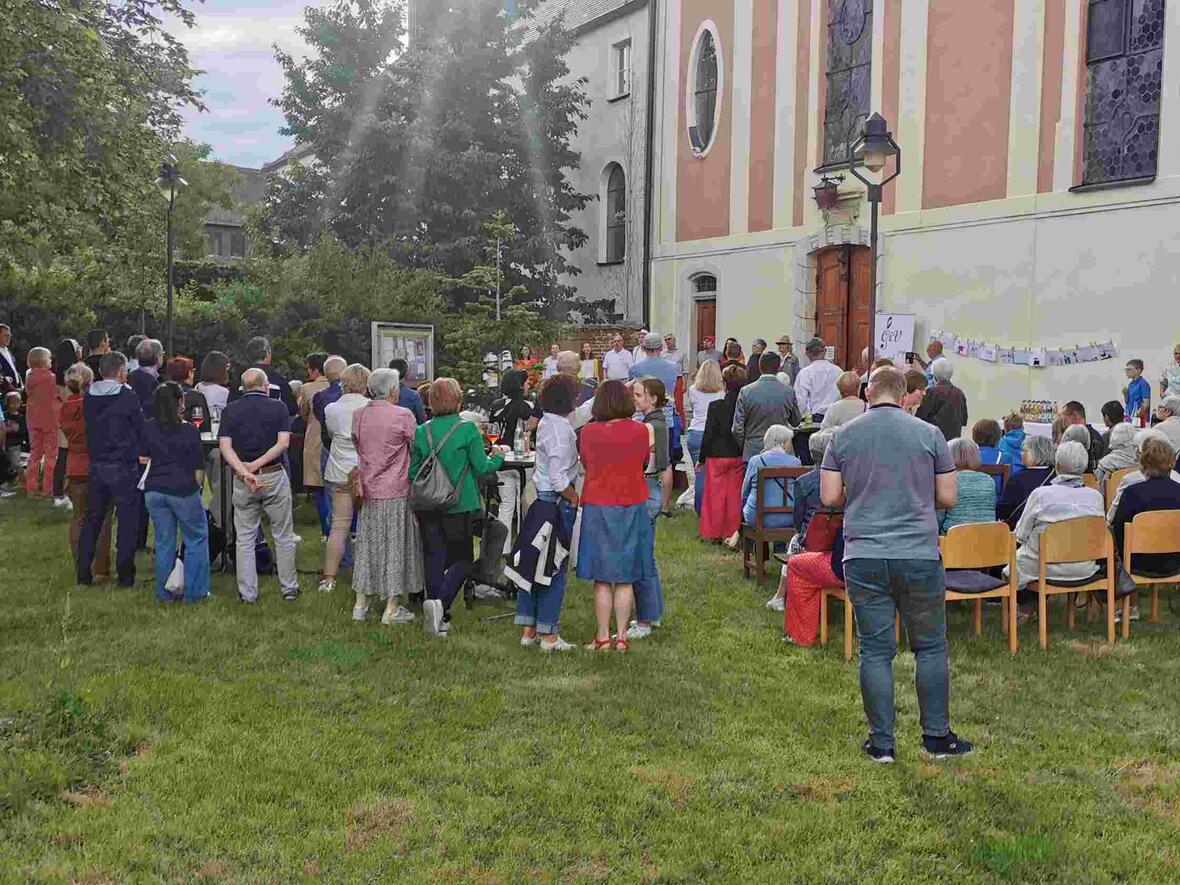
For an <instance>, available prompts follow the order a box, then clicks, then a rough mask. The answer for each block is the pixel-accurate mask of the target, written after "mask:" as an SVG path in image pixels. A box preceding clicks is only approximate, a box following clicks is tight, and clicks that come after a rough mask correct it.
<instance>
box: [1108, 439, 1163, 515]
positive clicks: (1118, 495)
mask: <svg viewBox="0 0 1180 885" xmlns="http://www.w3.org/2000/svg"><path fill="white" fill-rule="evenodd" d="M1149 439H1158V440H1162V441H1163V442H1165V443H1167V444H1168V447H1169V448H1171V445H1172V444H1171V442H1169V441H1168V438H1167V437H1166V436H1165V435H1164V434H1162V433H1161V432H1160V429H1159V427H1158V426H1156V427H1147V428H1144V429H1142V430H1138V431H1136V432H1135V467H1136V469H1135V470H1132V471H1131V472H1130V473H1128V474H1127V475H1126V476H1124V477H1123V478H1122V479H1121V480H1119V484H1118V488H1116V489H1115V491H1114V496H1113V497H1112V498H1111V499H1110V509H1108V510H1107V511H1106V521H1107V522H1109V523H1113V522H1114V515H1115V512H1116V511H1117V510H1118V506H1119V502H1120V501H1122V499H1123V492H1125V491H1126V490H1127V489H1129V488H1130V487H1131V486H1133V485H1137V484H1138V483H1141V482H1143V481H1144V480H1145V479H1147V477H1146V476H1144V475H1143V471H1142V470H1140V469H1138V467H1139V453H1140V452H1142V451H1143V446H1144V445H1145V444H1146V443H1147V441H1148V440H1149ZM1175 451H1176V450H1175V449H1172V452H1173V456H1175ZM1170 478H1171V480H1172V481H1173V482H1180V473H1177V472H1176V471H1175V470H1173V471H1172V472H1171V474H1170Z"/></svg>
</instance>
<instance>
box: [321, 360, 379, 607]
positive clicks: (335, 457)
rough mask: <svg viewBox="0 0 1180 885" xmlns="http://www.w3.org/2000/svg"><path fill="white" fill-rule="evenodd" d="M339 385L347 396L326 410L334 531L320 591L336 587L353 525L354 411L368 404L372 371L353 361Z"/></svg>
mask: <svg viewBox="0 0 1180 885" xmlns="http://www.w3.org/2000/svg"><path fill="white" fill-rule="evenodd" d="M340 387H341V389H342V390H343V391H344V395H343V396H341V397H340V399H338V400H336V402H334V403H332V404H330V405H329V406H328V407H327V408H326V409H324V424H325V426H326V427H327V428H328V432H329V433H331V434H332V449H331V453H330V454H329V455H328V464H327V466H326V467H325V468H324V485H325V486H327V488H328V490H329V492H330V494H331V495H332V532H331V534H330V535H328V547H327V549H326V550H325V551H324V575H323V578H322V579H321V580H320V587H319V589H320V592H321V593H331V592H332V591H333V590H335V589H336V573H337V572H338V571H339V570H340V560H341V559H343V558H344V548H345V547H346V545H347V544H348V533H349V530H350V529H351V527H352V510H353V508H352V493H351V491H350V490H349V488H348V474H349V473H351V472H352V471H353V470H354V469H356V467H357V464H358V461H357V454H356V443H355V442H354V441H353V438H352V413H353V412H356V411H357V410H359V409H363V408H364V407H365V406H367V405H368V404H369V398H368V397H367V396H365V391H367V390H368V389H369V370H368V369H366V368H365V367H364V366H362V365H361V364H360V363H353V364H352V365H351V366H349V367H348V368H347V369H345V370H344V372H343V373H342V374H341V375H340Z"/></svg>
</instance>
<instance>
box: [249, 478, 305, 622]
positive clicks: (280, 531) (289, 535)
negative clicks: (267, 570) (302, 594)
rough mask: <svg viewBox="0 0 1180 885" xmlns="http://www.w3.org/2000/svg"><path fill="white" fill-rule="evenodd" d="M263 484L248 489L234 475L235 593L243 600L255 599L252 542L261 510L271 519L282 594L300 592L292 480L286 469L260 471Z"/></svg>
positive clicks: (256, 581) (256, 597)
mask: <svg viewBox="0 0 1180 885" xmlns="http://www.w3.org/2000/svg"><path fill="white" fill-rule="evenodd" d="M259 479H261V480H262V488H260V489H259V490H258V491H257V492H251V491H250V488H249V487H248V486H247V485H246V483H245V482H243V481H242V480H241V479H240V478H238V477H237V476H235V477H234V490H233V502H234V529H235V531H237V534H238V537H237V550H238V562H237V575H238V595H239V596H241V597H242V599H244V600H245V601H246V602H254V601H255V600H256V599H258V572H257V570H256V569H255V565H254V542H255V540H256V538H257V537H258V528H259V526H260V525H261V524H262V514H263V513H265V514H266V518H267V520H268V521H269V522H270V531H271V534H272V535H273V536H274V542H275V561H276V565H277V566H278V570H279V585H280V587H281V588H282V592H283V595H284V596H292V595H297V594H298V593H299V576H298V574H297V573H296V571H295V524H294V520H293V517H292V515H291V481H290V480H289V479H288V478H287V471H285V470H275V471H273V472H271V473H263V474H259Z"/></svg>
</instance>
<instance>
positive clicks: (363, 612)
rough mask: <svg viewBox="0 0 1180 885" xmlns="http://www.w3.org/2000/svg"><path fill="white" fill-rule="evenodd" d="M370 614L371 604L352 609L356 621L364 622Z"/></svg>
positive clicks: (356, 606)
mask: <svg viewBox="0 0 1180 885" xmlns="http://www.w3.org/2000/svg"><path fill="white" fill-rule="evenodd" d="M368 614H369V604H368V603H367V602H366V603H365V604H364V605H354V606H353V607H352V619H353V620H354V621H363V620H364V619H365V618H366V617H367V616H368Z"/></svg>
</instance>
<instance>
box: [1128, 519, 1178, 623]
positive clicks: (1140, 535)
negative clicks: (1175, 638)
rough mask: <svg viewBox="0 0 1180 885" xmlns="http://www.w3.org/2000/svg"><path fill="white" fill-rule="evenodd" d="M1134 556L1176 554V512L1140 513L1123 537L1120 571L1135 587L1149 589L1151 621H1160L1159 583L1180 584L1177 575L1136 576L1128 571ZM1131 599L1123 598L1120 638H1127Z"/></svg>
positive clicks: (1130, 569)
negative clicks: (1147, 587)
mask: <svg viewBox="0 0 1180 885" xmlns="http://www.w3.org/2000/svg"><path fill="white" fill-rule="evenodd" d="M1136 553H1180V510H1156V511H1153V512H1151V513H1140V514H1139V515H1138V516H1136V517H1135V518H1134V519H1133V520H1132V521H1131V522H1130V523H1129V524H1128V525H1127V527H1126V529H1125V530H1124V534H1123V568H1124V569H1125V570H1126V572H1127V574H1128V575H1130V576H1131V579H1132V580H1133V581H1134V582H1135V583H1136V584H1147V585H1150V586H1151V622H1152V623H1153V624H1158V623H1159V621H1160V584H1180V574H1175V575H1168V576H1166V577H1151V576H1149V575H1140V574H1137V573H1136V572H1134V571H1133V570H1132V563H1133V560H1132V559H1131V557H1132V556H1133V555H1135V554H1136ZM1130 612H1131V596H1130V595H1127V596H1125V597H1123V639H1126V638H1127V637H1128V636H1130V635H1131V618H1130V617H1129V615H1130Z"/></svg>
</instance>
